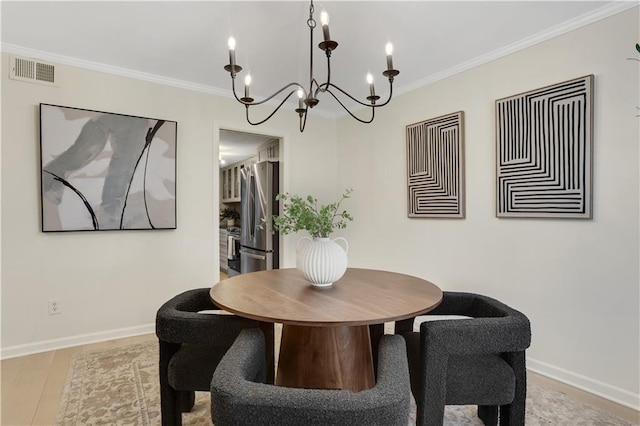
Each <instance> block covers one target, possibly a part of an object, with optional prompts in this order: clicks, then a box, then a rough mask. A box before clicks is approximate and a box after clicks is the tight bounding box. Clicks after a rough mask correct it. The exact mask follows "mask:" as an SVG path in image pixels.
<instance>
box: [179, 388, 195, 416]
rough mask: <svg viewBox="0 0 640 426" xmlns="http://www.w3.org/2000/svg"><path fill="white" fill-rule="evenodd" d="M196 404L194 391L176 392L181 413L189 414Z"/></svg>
mask: <svg viewBox="0 0 640 426" xmlns="http://www.w3.org/2000/svg"><path fill="white" fill-rule="evenodd" d="M195 403H196V393H195V392H194V391H178V404H179V406H180V412H181V413H189V412H190V411H191V409H192V408H193V406H194V405H195Z"/></svg>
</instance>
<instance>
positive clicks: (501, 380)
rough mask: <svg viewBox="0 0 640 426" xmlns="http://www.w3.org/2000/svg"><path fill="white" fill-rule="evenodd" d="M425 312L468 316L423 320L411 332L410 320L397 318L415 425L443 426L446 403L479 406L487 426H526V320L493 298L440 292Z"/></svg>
mask: <svg viewBox="0 0 640 426" xmlns="http://www.w3.org/2000/svg"><path fill="white" fill-rule="evenodd" d="M427 315H461V316H466V317H470V318H467V319H448V320H442V321H426V322H423V323H422V324H420V332H414V331H413V319H409V320H404V321H399V322H396V333H398V334H400V335H402V336H403V337H404V338H405V340H406V342H407V354H408V356H409V372H410V375H411V389H412V391H413V395H414V397H415V399H416V405H417V411H418V412H417V423H416V424H417V425H418V426H425V425H430V426H436V425H437V426H441V425H442V421H443V416H444V406H445V405H477V406H478V417H479V418H480V419H481V420H482V421H483V422H484V423H485V424H486V425H495V424H497V422H498V414H499V419H500V424H501V425H524V419H525V399H526V392H527V373H526V370H525V349H526V348H528V347H529V344H530V343H531V329H530V325H529V320H528V319H527V317H526V316H524V315H523V314H522V313H520V312H518V311H516V310H515V309H512V308H510V307H508V306H506V305H505V304H503V303H500V302H498V301H497V300H495V299H492V298H489V297H486V296H481V295H478V294H472V293H454V292H444V294H443V298H442V303H441V304H440V305H439V306H438V307H437V308H435V309H434V310H432V311H431V312H429V313H428V314H427Z"/></svg>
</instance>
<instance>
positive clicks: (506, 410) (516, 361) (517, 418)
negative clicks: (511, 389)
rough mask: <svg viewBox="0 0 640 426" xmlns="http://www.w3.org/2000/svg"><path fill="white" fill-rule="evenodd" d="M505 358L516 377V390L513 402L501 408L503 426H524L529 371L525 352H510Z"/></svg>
mask: <svg viewBox="0 0 640 426" xmlns="http://www.w3.org/2000/svg"><path fill="white" fill-rule="evenodd" d="M503 358H504V359H505V360H506V361H507V362H508V363H509V365H511V368H513V372H514V373H515V375H516V389H515V395H514V398H513V402H512V403H511V404H508V405H502V406H501V407H500V425H501V426H505V425H508V426H524V424H525V415H526V405H527V369H526V367H525V362H526V361H525V352H524V351H520V352H510V353H506V354H503Z"/></svg>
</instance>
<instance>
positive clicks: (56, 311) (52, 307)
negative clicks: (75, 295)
mask: <svg viewBox="0 0 640 426" xmlns="http://www.w3.org/2000/svg"><path fill="white" fill-rule="evenodd" d="M61 313H62V306H61V305H60V299H51V300H49V315H60V314H61Z"/></svg>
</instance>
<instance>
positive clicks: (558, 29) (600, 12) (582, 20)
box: [396, 0, 639, 95]
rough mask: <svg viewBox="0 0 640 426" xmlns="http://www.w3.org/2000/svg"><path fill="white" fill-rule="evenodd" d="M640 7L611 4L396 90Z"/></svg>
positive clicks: (410, 88) (417, 85) (403, 90)
mask: <svg viewBox="0 0 640 426" xmlns="http://www.w3.org/2000/svg"><path fill="white" fill-rule="evenodd" d="M638 5H639V3H638V0H633V1H627V0H623V1H615V2H613V3H611V4H608V5H606V6H602V7H600V8H598V9H595V10H593V11H591V12H588V13H585V14H584V15H581V16H578V17H576V18H574V19H571V20H569V21H567V22H564V23H562V24H560V25H556V26H555V27H552V28H549V29H547V30H545V31H542V32H539V33H537V34H534V35H532V36H529V37H526V38H524V39H522V40H519V41H517V42H515V43H511V44H509V45H507V46H505V47H503V48H500V49H497V50H494V51H493V52H489V53H487V54H485V55H481V56H478V57H476V58H474V59H471V60H469V61H467V62H463V63H462V64H459V65H456V66H454V67H451V68H448V69H446V70H444V71H441V72H439V73H436V74H432V75H430V76H428V77H426V78H423V79H422V80H418V81H416V82H415V83H412V84H408V85H406V86H402V87H399V88H398V89H397V90H396V94H397V95H402V94H405V93H408V92H411V91H413V90H416V89H419V88H421V87H424V86H428V85H430V84H433V83H435V82H437V81H440V80H444V79H445V78H448V77H451V76H454V75H456V74H459V73H461V72H464V71H468V70H470V69H472V68H476V67H479V66H481V65H484V64H486V63H489V62H492V61H495V60H496V59H499V58H502V57H504V56H507V55H510V54H512V53H515V52H518V51H520V50H523V49H526V48H528V47H531V46H534V45H536V44H539V43H542V42H544V41H547V40H550V39H552V38H555V37H558V36H560V35H562V34H566V33H568V32H570V31H573V30H576V29H578V28H581V27H584V26H586V25H589V24H592V23H594V22H597V21H599V20H602V19H605V18H608V17H609V16H612V15H616V14H618V13H621V12H623V11H625V10H627V9H631V8H633V7H638Z"/></svg>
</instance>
